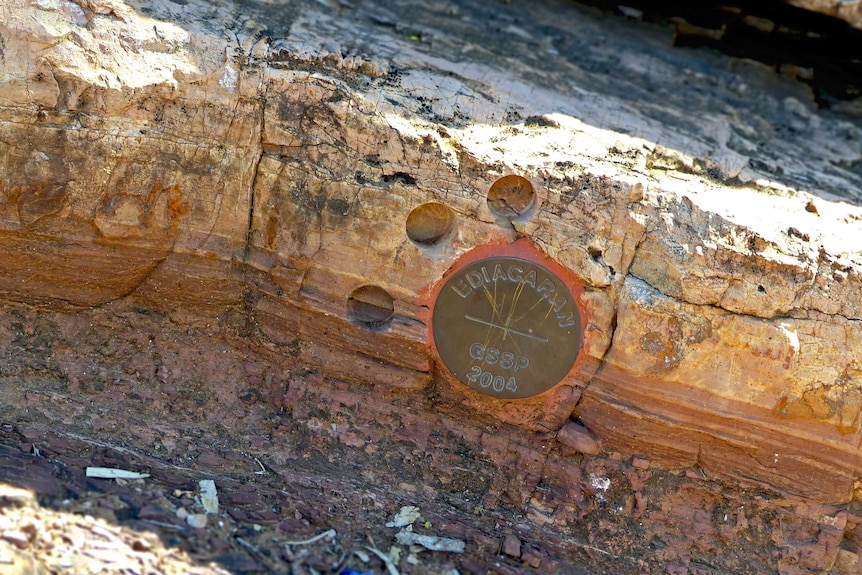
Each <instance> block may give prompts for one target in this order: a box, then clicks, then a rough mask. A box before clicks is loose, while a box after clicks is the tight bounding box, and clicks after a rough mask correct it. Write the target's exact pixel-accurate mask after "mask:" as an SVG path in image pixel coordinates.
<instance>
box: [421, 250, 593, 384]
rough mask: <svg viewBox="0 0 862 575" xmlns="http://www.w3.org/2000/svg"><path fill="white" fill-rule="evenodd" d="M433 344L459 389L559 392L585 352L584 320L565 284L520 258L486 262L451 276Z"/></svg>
mask: <svg viewBox="0 0 862 575" xmlns="http://www.w3.org/2000/svg"><path fill="white" fill-rule="evenodd" d="M432 330H433V336H434V344H435V346H436V348H437V352H438V353H439V354H440V358H441V359H442V360H443V363H444V364H445V365H446V367H447V368H448V369H449V371H451V372H452V374H453V375H454V376H455V377H456V378H457V379H458V380H459V381H461V382H462V383H464V384H465V385H468V386H469V387H471V388H473V389H475V390H476V391H478V392H481V393H484V394H487V395H491V396H493V397H498V398H502V399H518V398H524V397H531V396H533V395H538V394H540V393H543V392H545V391H547V390H549V389H550V388H552V387H554V386H555V385H556V384H557V383H559V382H560V380H562V379H563V378H564V377H565V376H566V375H567V374H568V373H569V371H570V370H571V369H572V366H573V365H574V363H575V360H576V359H577V357H578V353H579V352H580V348H581V316H580V313H579V312H578V306H577V304H576V302H575V298H574V296H573V295H572V293H571V291H570V290H569V288H568V287H567V286H566V284H565V283H564V282H563V281H562V280H561V279H560V278H559V277H557V276H556V275H555V274H554V273H553V272H551V270H549V269H548V268H546V267H544V266H542V265H540V264H537V263H534V262H532V261H529V260H525V259H521V258H517V257H506V256H501V257H489V258H485V259H481V260H479V261H476V262H473V263H471V264H469V265H467V266H466V267H464V268H461V269H459V270H458V271H456V272H455V273H453V274H452V275H451V276H450V277H449V278H448V279H447V280H446V282H445V283H444V285H443V286H442V288H441V289H440V292H439V295H438V296H437V300H436V302H435V303H434V311H433V316H432Z"/></svg>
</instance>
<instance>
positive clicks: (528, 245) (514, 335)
mask: <svg viewBox="0 0 862 575" xmlns="http://www.w3.org/2000/svg"><path fill="white" fill-rule="evenodd" d="M494 258H515V259H518V260H523V261H524V265H526V266H527V267H530V265H535V266H539V269H538V270H537V271H538V273H541V271H540V270H541V268H545V269H546V270H547V271H549V272H551V274H553V276H555V278H556V280H558V281H559V282H560V283H561V284H562V285H564V286H565V288H566V289H567V290H568V292H569V293H570V294H571V296H572V298H573V302H571V303H573V304H574V306H575V310H576V312H577V314H576V315H577V317H578V319H579V322H580V324H579V325H578V326H569V327H570V329H569V330H568V333H571V332H573V331H574V332H577V333H574V334H573V335H570V336H569V337H572V338H574V340H575V341H576V342H577V349H576V350H575V351H574V352H573V351H572V350H569V349H562V348H561V353H562V355H563V356H565V357H564V360H565V363H568V361H569V360H568V359H565V358H566V357H568V358H569V359H571V358H572V357H573V359H571V364H570V365H565V366H563V367H561V366H559V365H557V366H553V365H552V367H553V369H549V370H548V371H551V372H554V373H556V374H557V375H558V376H559V377H556V376H554V377H553V379H554V380H555V381H552V382H551V383H549V384H541V385H538V387H539V388H541V387H544V389H541V390H540V391H536V392H535V393H532V392H531V391H535V388H536V387H537V386H536V385H528V386H527V389H525V388H524V387H523V386H521V387H520V389H517V391H515V390H513V389H512V388H517V383H516V380H518V379H523V378H520V377H519V375H525V374H528V371H529V370H530V369H531V368H532V367H539V370H541V369H544V368H543V367H542V366H536V365H535V362H533V364H532V365H531V366H528V367H526V368H525V369H526V370H525V371H523V372H521V373H520V374H519V373H518V371H517V370H518V367H517V366H519V365H521V366H523V363H524V361H525V360H529V356H531V355H534V354H533V353H525V354H523V356H522V355H520V354H518V353H517V351H518V350H517V349H516V348H517V347H518V343H517V342H521V344H525V342H526V344H527V345H529V344H534V345H538V344H536V342H537V341H539V340H542V339H546V338H543V337H537V336H540V335H541V334H538V333H537V334H533V332H532V330H529V331H530V334H528V333H526V331H527V330H525V331H524V332H518V331H517V330H516V329H508V328H506V329H504V326H503V325H498V324H502V323H504V322H502V321H492V322H489V321H486V320H488V319H489V318H479V317H470V318H469V319H470V321H465V322H463V324H462V325H461V326H460V331H462V332H464V331H471V330H472V331H473V333H474V334H475V333H478V332H476V331H475V329H474V328H475V327H476V326H475V325H474V323H481V324H482V325H484V326H489V325H493V327H488V328H487V331H486V333H487V334H491V333H495V334H497V336H496V340H495V341H496V342H500V341H508V342H509V344H511V345H509V348H510V349H509V353H510V355H509V356H507V357H506V358H505V365H504V363H501V361H500V360H501V359H502V357H501V356H502V354H504V353H506V349H504V345H505V343H504V344H503V345H500V346H496V345H491V346H486V347H490V349H485V348H484V347H483V346H485V344H486V343H488V340H487V339H486V340H481V341H473V340H476V339H477V338H476V337H473V338H472V339H471V338H470V335H466V336H465V337H466V339H465V343H464V344H463V345H462V346H461V347H464V348H465V349H464V350H461V349H460V348H459V347H458V346H456V349H457V352H456V353H457V358H455V359H453V355H452V354H453V352H452V345H450V342H449V341H448V340H447V341H446V342H443V341H442V340H441V342H439V344H440V345H438V341H437V339H436V338H435V325H434V321H435V316H441V317H443V316H445V315H446V314H444V313H443V312H440V313H435V311H439V310H436V309H435V308H436V306H437V304H438V302H439V301H440V299H441V292H442V290H443V289H444V287H446V286H447V285H448V283H449V281H450V280H452V279H453V278H456V279H461V278H458V277H457V276H458V274H459V272H462V271H463V270H465V269H466V268H469V267H470V266H474V264H478V263H479V262H482V261H484V260H488V261H489V262H490V263H492V264H493V263H494V262H498V261H499V260H495V259H494ZM516 263H517V262H516ZM474 267H475V266H474ZM484 267H487V266H484ZM522 267H523V266H522ZM469 273H470V274H474V276H473V277H474V278H475V277H477V276H476V273H477V272H476V271H475V269H473V270H471V271H470V272H469ZM483 273H486V274H487V275H490V271H488V270H487V269H486V272H483ZM500 277H501V278H502V276H500ZM486 279H488V278H487V276H486ZM503 279H508V278H503ZM551 281H552V280H551ZM496 284H497V280H496V279H495V280H494V289H495V293H496ZM459 285H460V286H461V288H462V289H463V290H464V291H467V288H468V287H469V286H467V284H465V283H464V282H463V281H461V283H460V284H459ZM465 286H467V287H465ZM533 287H537V286H533ZM546 287H548V285H547V284H546ZM584 287H585V286H584V282H583V281H582V280H581V279H580V278H579V277H578V276H577V275H575V274H574V273H573V272H572V271H571V270H569V269H567V268H565V267H563V266H562V265H560V264H558V263H557V262H555V261H554V260H552V259H551V258H549V257H548V256H547V255H545V254H544V253H543V252H542V251H541V250H539V249H538V248H536V247H535V246H534V245H533V243H532V242H531V241H530V240H529V239H528V238H521V239H519V240H517V241H515V242H513V243H508V244H488V245H484V246H479V247H477V248H474V249H473V250H471V251H469V252H467V253H466V254H464V255H463V256H461V257H460V258H459V259H458V261H457V262H455V263H454V264H453V265H452V267H451V268H449V269H448V270H447V271H446V272H445V273H444V274H443V277H442V278H441V279H440V280H439V281H438V282H436V283H434V284H432V285H430V286H429V287H428V288H426V289H425V290H424V292H423V293H422V294H421V296H420V301H419V303H420V304H422V305H423V306H424V307H425V311H424V312H423V313H422V314H421V315H422V317H421V319H423V321H425V323H426V325H427V326H428V339H429V342H430V343H431V346H432V349H433V350H434V352H435V354H436V356H437V357H438V359H439V360H440V363H441V364H442V365H443V367H444V373H446V375H447V376H448V377H449V378H450V379H454V380H457V381H459V382H460V383H461V384H462V385H464V386H465V387H468V388H471V389H473V390H474V391H476V392H478V393H481V394H484V395H486V396H489V397H494V398H498V399H526V398H533V397H538V396H541V395H543V394H546V393H548V392H549V391H551V390H552V389H554V388H556V387H558V386H559V385H560V384H562V383H564V382H565V381H566V380H568V379H569V378H570V377H572V376H573V375H574V374H575V373H577V371H578V370H579V367H580V364H581V363H582V361H583V358H584V345H583V343H584V337H585V331H586V326H587V325H588V323H589V319H590V317H589V316H590V314H589V312H588V311H587V309H586V306H585V305H584V302H583V294H584ZM522 289H524V288H522ZM458 293H459V295H462V297H465V296H463V294H461V292H458ZM504 295H506V294H504ZM509 295H512V296H514V293H513V294H509ZM507 297H508V296H507ZM445 298H448V299H446V300H445V301H444V305H447V306H449V305H451V300H452V299H453V296H449V295H447V296H444V299H445ZM493 301H496V300H493ZM549 301H550V302H551V304H553V300H549ZM447 302H448V303H447ZM503 302H504V303H505V298H504V299H503ZM491 306H493V308H492V309H496V308H497V306H496V304H493V303H492V304H491ZM552 307H553V306H552ZM549 309H550V308H549ZM561 311H563V313H565V310H561ZM572 311H574V310H572ZM448 315H449V316H451V315H453V314H448ZM455 315H459V314H455ZM477 315H481V314H477ZM485 315H487V314H485ZM464 317H466V315H465V316H464ZM560 317H563V316H560ZM459 320H460V315H459ZM448 321H455V320H451V319H449V320H448ZM563 323H568V322H567V321H566V320H565V319H563V320H560V324H561V325H562V324H563ZM505 324H506V326H508V325H509V323H508V322H505ZM514 327H518V326H514ZM437 328H438V329H437V331H438V333H440V332H441V330H445V329H446V328H445V327H444V326H437ZM458 328H459V326H458V325H453V326H452V329H458ZM503 331H505V332H506V334H507V336H508V337H507V336H506V335H503V336H500V334H502V333H503ZM509 332H511V333H509ZM457 337H459V336H458V335H457V334H453V338H457ZM485 337H486V338H487V337H488V336H487V335H486V336H485ZM480 339H481V338H480ZM564 343H565V342H564ZM512 345H514V346H515V347H514V348H513V347H512ZM467 346H471V347H469V359H468V358H465V357H464V353H467V351H466V350H467V349H468V347H467ZM480 347H482V348H483V349H482V350H480V349H479V348H480ZM539 347H542V346H541V345H539ZM495 350H496V351H495ZM479 351H483V352H484V353H485V354H486V355H485V356H482V354H480V353H478V352H479ZM441 352H442V353H441ZM489 353H490V354H493V355H494V357H490V358H489V357H488V356H487V354H489ZM444 354H446V355H448V356H449V360H448V362H447V360H446V359H445V358H444ZM556 355H557V354H551V357H550V359H549V358H545V363H543V364H542V365H544V366H547V365H550V364H548V363H547V362H548V361H550V362H553V361H554V359H553V358H554V357H556ZM512 356H514V357H512ZM525 356H526V359H525ZM479 358H482V359H481V360H480V359H479ZM489 359H490V360H493V366H492V367H494V369H490V367H489V366H488V365H487V363H486V362H487V361H488V360H489ZM465 360H466V361H467V362H472V363H470V365H469V366H468V365H467V364H465V363H464V361H465ZM450 364H455V365H454V370H455V371H459V374H456V373H455V372H454V371H453V367H450ZM473 364H478V365H479V366H480V367H475V366H474V365H473ZM501 365H504V367H506V369H504V368H501V367H500V366H501ZM482 366H485V367H487V368H488V369H485V368H483V367H482ZM468 367H469V371H465V370H466V369H467V368H468ZM486 372H493V373H491V375H490V379H489V376H488V375H485V373H486ZM459 375H460V377H459ZM500 377H502V378H503V379H502V380H501V379H500ZM485 379H488V381H484V380H485ZM465 380H468V381H465ZM497 387H500V388H501V389H499V390H496V389H495V388H497ZM524 393H529V394H528V395H524Z"/></svg>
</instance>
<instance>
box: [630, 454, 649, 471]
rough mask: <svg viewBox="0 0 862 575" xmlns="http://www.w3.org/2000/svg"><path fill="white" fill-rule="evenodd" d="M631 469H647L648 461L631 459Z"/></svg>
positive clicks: (641, 458) (642, 458)
mask: <svg viewBox="0 0 862 575" xmlns="http://www.w3.org/2000/svg"><path fill="white" fill-rule="evenodd" d="M632 467H634V468H635V469H647V468H648V467H649V459H647V458H645V457H632Z"/></svg>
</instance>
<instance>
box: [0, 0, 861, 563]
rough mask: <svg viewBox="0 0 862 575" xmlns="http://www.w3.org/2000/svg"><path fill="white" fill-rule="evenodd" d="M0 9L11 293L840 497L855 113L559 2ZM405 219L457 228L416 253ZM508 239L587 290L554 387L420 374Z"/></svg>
mask: <svg viewBox="0 0 862 575" xmlns="http://www.w3.org/2000/svg"><path fill="white" fill-rule="evenodd" d="M2 11H3V17H2V19H0V22H2V23H0V38H2V44H0V46H2V51H0V59H2V67H3V68H2V69H3V77H2V84H0V95H2V100H0V103H2V105H0V152H2V153H0V269H2V270H3V271H2V273H0V295H2V298H3V299H4V300H6V301H7V302H18V303H23V304H28V305H32V306H38V307H44V308H48V309H54V310H68V311H74V310H76V309H81V308H92V307H97V306H105V305H107V304H109V303H112V302H131V303H132V304H133V305H136V306H143V307H145V308H149V309H155V310H159V311H160V312H163V313H166V314H168V315H169V316H170V317H171V318H172V319H173V320H174V321H177V322H182V323H188V324H190V325H206V324H212V323H221V324H223V325H226V326H230V327H231V328H232V329H235V330H236V331H237V332H238V333H240V334H241V335H242V336H243V337H244V338H245V339H246V341H251V342H256V343H255V344H254V345H257V346H259V347H260V348H262V349H266V350H268V352H269V353H270V354H271V357H272V358H273V361H275V362H278V361H289V362H291V364H298V365H304V366H316V367H317V368H318V369H320V370H321V371H322V372H323V373H325V374H326V375H327V376H329V377H332V378H340V379H343V380H346V381H362V382H371V383H374V384H376V385H377V386H378V387H377V388H379V389H388V390H390V391H391V390H392V389H398V390H400V391H399V393H401V394H405V395H404V397H411V394H412V395H413V396H417V397H418V396H420V395H423V394H429V393H431V394H434V395H435V397H437V398H438V401H439V402H440V404H441V405H443V406H444V407H442V408H441V409H444V410H452V411H453V412H454V413H460V414H462V416H464V417H467V416H470V415H473V416H475V417H477V421H488V420H489V418H495V419H496V420H502V421H503V422H506V423H509V424H514V425H517V426H520V428H521V429H523V430H524V432H525V433H527V432H553V431H555V430H558V429H561V428H563V429H567V428H565V427H564V426H566V425H573V424H571V423H568V421H569V419H570V418H573V417H574V418H576V419H578V420H580V423H581V424H583V425H585V426H586V428H588V429H589V431H590V432H591V433H592V434H593V435H594V436H595V439H594V440H593V441H595V440H600V442H601V447H602V448H603V449H605V450H616V451H620V452H622V453H627V454H641V455H644V456H648V457H649V458H650V459H651V460H652V461H653V462H655V464H657V465H660V466H664V467H666V468H670V469H684V468H690V469H699V470H700V471H699V472H703V473H705V474H706V475H707V476H711V477H723V478H732V479H737V480H740V481H743V482H747V483H746V484H751V483H754V484H758V485H766V486H770V487H772V488H777V489H779V490H782V491H785V492H788V493H792V494H796V495H802V496H806V497H809V498H811V499H813V500H816V501H819V502H822V503H843V502H848V501H850V499H851V498H852V496H853V489H854V482H856V481H858V480H859V478H860V463H862V461H860V454H859V443H860V439H862V435H860V434H862V430H860V422H862V321H860V320H862V233H860V229H862V208H860V207H859V204H860V201H862V200H860V198H862V193H860V189H862V188H860V184H862V177H860V173H859V170H858V166H859V165H860V162H862V127H860V122H859V120H858V117H854V116H851V115H845V116H842V115H841V114H839V113H833V112H828V111H821V110H818V109H817V108H816V106H815V105H814V104H813V103H812V101H811V98H810V94H809V93H808V92H807V91H806V89H805V88H804V87H803V86H802V85H800V84H797V83H795V82H794V81H792V80H789V79H782V78H780V77H778V76H776V75H774V74H773V72H772V71H771V70H768V69H765V68H763V67H761V66H759V65H756V64H752V63H750V62H747V61H739V60H731V59H728V58H726V57H723V56H719V55H717V54H714V53H708V52H698V51H681V50H672V49H670V48H669V47H668V45H667V43H666V42H665V41H666V40H667V38H668V34H669V33H668V32H667V31H664V30H663V29H660V28H652V27H649V26H644V27H641V26H639V25H638V24H636V23H632V22H629V21H624V20H618V19H615V18H610V17H606V16H601V15H596V14H592V13H591V14H587V13H584V12H581V11H580V10H579V9H577V8H574V7H570V6H566V8H565V9H562V8H561V9H560V10H559V11H555V10H551V9H549V8H546V7H529V8H524V7H521V8H518V10H516V9H515V8H513V7H509V6H502V5H496V4H495V5H493V6H484V5H478V4H477V5H474V4H471V3H465V4H463V5H457V6H456V5H449V4H445V5H444V4H440V5H434V6H432V7H427V8H426V7H418V6H409V5H401V4H400V3H396V4H395V5H393V6H390V7H384V6H383V3H381V4H380V5H374V4H368V5H365V4H363V5H362V6H361V7H358V8H351V7H347V6H346V5H339V6H338V7H334V8H331V9H330V8H326V9H324V8H322V7H321V5H318V4H311V3H309V4H307V5H306V4H305V3H303V2H300V1H298V0H297V1H295V2H293V1H292V2H288V1H285V2H283V3H282V2H278V3H265V4H260V5H259V4H257V3H238V4H232V3H229V2H215V3H204V2H196V1H193V0H190V1H189V2H184V3H176V4H175V3H172V2H169V1H164V2H154V3H139V4H138V3H126V2H122V1H120V0H87V1H83V0H81V1H74V2H72V1H66V0H57V1H49V2H26V1H24V0H11V1H9V2H7V3H6V6H5V7H3V8H2ZM508 174H516V175H520V176H522V177H525V178H527V179H528V180H529V182H530V183H531V184H532V186H533V188H534V189H535V193H536V196H535V200H534V202H535V205H534V207H533V208H532V209H530V210H526V209H525V210H523V211H522V210H515V211H514V212H512V213H509V214H507V213H505V212H503V213H501V212H500V210H499V206H498V205H497V207H496V208H495V205H496V204H495V203H494V202H493V201H492V202H489V201H488V191H489V189H490V188H491V186H492V184H494V182H495V181H496V180H497V179H498V178H500V177H501V176H504V175H508ZM491 199H492V200H495V198H491ZM427 203H435V204H442V205H443V206H446V207H448V208H449V209H450V210H451V214H453V215H454V217H453V218H451V221H450V220H449V219H447V217H443V218H442V220H443V221H444V223H445V222H448V223H445V226H444V228H442V229H441V231H440V233H436V234H435V233H431V234H430V235H417V234H420V232H423V230H424V229H425V228H422V229H420V230H419V231H416V230H414V231H412V232H410V230H409V229H408V224H407V222H408V218H409V217H410V214H411V212H412V211H413V210H414V208H417V207H418V206H421V205H424V204H427ZM440 209H443V210H444V211H443V212H441V213H443V214H447V213H449V212H445V208H440ZM439 220H440V218H436V219H435V218H431V221H432V224H424V225H432V232H433V231H434V228H433V226H434V225H436V224H433V222H436V221H439ZM446 226H448V227H446ZM408 232H410V233H409V234H408ZM411 238H413V239H411ZM417 238H419V240H420V241H416V239H417ZM519 238H526V239H525V240H522V241H526V242H529V244H530V245H531V246H534V247H535V249H537V250H539V251H540V252H542V253H544V254H546V255H547V256H548V257H550V258H552V259H553V260H554V261H556V262H558V263H559V264H561V265H562V266H564V267H565V268H567V269H568V270H570V271H571V272H572V273H574V274H575V275H576V276H578V277H579V278H581V280H582V282H583V284H584V286H585V292H584V293H583V295H582V296H581V297H580V300H579V305H580V306H581V310H582V312H583V314H584V317H585V318H588V320H589V321H588V323H587V324H586V325H585V329H584V343H583V358H582V361H581V362H580V364H579V367H578V369H577V370H576V372H575V373H573V374H572V375H571V376H570V377H569V378H567V379H566V380H564V381H563V382H562V383H561V384H560V385H559V386H557V387H556V388H554V389H553V390H552V391H550V392H548V393H547V394H544V395H540V396H537V397H535V398H531V399H527V400H520V401H517V402H512V401H504V400H497V399H493V398H489V397H487V396H483V395H481V394H477V393H475V392H472V391H470V390H467V389H466V388H465V387H464V386H463V385H461V384H460V383H458V382H456V381H452V380H451V379H450V378H448V377H447V376H446V373H445V371H444V370H442V369H440V366H439V363H438V360H437V359H436V358H435V356H434V354H433V352H432V350H431V348H430V347H429V339H428V337H429V335H428V325H427V312H428V310H427V306H430V305H433V302H429V301H428V300H427V294H428V293H429V290H431V288H432V287H433V286H434V285H435V284H436V283H437V282H439V281H440V280H441V278H442V277H443V276H444V273H445V272H446V271H447V270H448V269H449V268H450V267H451V266H452V265H453V264H455V262H456V261H457V260H458V258H459V257H461V256H462V255H464V254H466V253H468V252H470V250H472V249H474V248H477V247H481V246H489V245H505V244H509V243H511V242H514V241H515V240H517V239H519ZM488 249H491V250H492V249H493V248H488ZM366 285H373V286H378V288H381V290H380V291H381V292H383V293H385V294H388V295H389V296H391V300H390V301H391V305H392V311H393V313H392V317H391V318H390V317H388V314H383V315H382V316H380V317H379V318H377V319H375V320H373V321H371V323H374V324H375V325H373V326H370V327H371V329H369V322H367V321H366V322H364V321H363V317H366V316H361V314H360V317H357V316H355V315H354V316H351V315H350V314H349V313H348V310H349V309H351V308H349V306H348V301H353V302H356V301H360V302H364V303H361V305H368V306H370V308H372V310H373V309H379V308H380V305H384V307H385V302H384V304H380V303H379V300H375V302H378V303H375V302H371V303H368V302H367V301H365V300H363V299H362V297H361V296H362V293H361V292H360V293H357V292H355V290H357V289H358V288H361V287H362V286H366ZM352 294H353V295H352ZM351 298H352V299H351ZM384 299H385V297H384ZM354 313H356V312H355V309H354ZM371 313H376V312H373V311H372V312H371ZM378 320H379V321H378ZM386 393H389V392H386ZM477 425H478V424H477ZM579 433H580V432H579ZM565 436H566V437H571V436H572V432H571V430H570V429H569V430H568V431H566V432H565ZM579 439H580V440H581V441H583V438H579ZM578 445H581V443H578ZM597 445H598V444H595V445H594V444H593V443H590V447H589V449H587V450H586V451H595V447H596V446H597ZM578 449H580V450H581V451H584V449H583V448H578ZM510 547H512V546H510Z"/></svg>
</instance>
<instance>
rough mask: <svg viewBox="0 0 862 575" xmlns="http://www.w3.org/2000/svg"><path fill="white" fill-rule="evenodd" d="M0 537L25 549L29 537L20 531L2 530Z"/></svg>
mask: <svg viewBox="0 0 862 575" xmlns="http://www.w3.org/2000/svg"><path fill="white" fill-rule="evenodd" d="M0 539H3V540H4V541H8V542H9V543H11V544H12V545H14V546H15V547H17V548H18V549H26V548H27V547H28V546H29V545H30V539H29V538H28V537H27V534H26V533H24V532H22V531H4V532H3V534H2V535H0Z"/></svg>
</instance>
